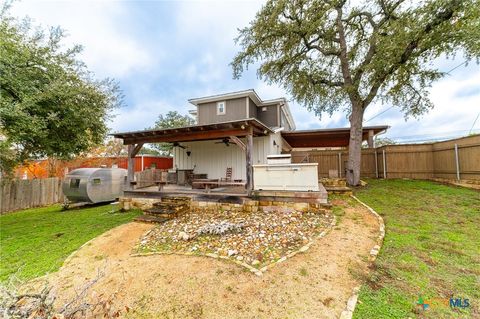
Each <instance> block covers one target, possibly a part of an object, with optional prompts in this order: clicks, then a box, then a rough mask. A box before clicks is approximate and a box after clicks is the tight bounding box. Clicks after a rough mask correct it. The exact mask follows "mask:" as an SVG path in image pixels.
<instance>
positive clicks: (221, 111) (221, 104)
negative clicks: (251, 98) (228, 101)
mask: <svg viewBox="0 0 480 319" xmlns="http://www.w3.org/2000/svg"><path fill="white" fill-rule="evenodd" d="M226 111H227V110H226V108H225V101H222V102H217V115H225V113H226Z"/></svg>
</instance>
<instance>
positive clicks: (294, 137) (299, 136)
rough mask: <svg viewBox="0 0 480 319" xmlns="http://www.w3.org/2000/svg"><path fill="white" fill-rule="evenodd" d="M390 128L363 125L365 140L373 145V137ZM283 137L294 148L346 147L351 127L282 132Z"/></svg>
mask: <svg viewBox="0 0 480 319" xmlns="http://www.w3.org/2000/svg"><path fill="white" fill-rule="evenodd" d="M388 128H389V126H387V125H381V126H365V127H363V140H364V141H369V146H370V147H373V146H372V145H371V144H372V143H373V137H374V136H375V135H377V134H378V133H381V132H384V131H386V130H387V129H388ZM282 137H283V138H284V139H285V141H286V142H287V143H288V144H290V146H291V147H293V148H301V147H346V146H348V143H349V141H350V128H333V129H319V130H305V131H289V132H288V131H287V132H282Z"/></svg>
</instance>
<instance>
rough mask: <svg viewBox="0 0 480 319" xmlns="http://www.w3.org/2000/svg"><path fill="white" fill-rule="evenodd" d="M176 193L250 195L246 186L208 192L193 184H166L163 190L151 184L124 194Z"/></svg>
mask: <svg viewBox="0 0 480 319" xmlns="http://www.w3.org/2000/svg"><path fill="white" fill-rule="evenodd" d="M174 195H190V196H192V197H197V196H200V197H203V196H205V197H232V196H234V197H248V193H247V191H246V190H245V187H242V186H228V187H218V188H213V189H210V191H209V192H207V191H206V190H205V189H192V187H191V186H180V185H172V184H169V185H165V186H164V187H163V189H162V190H161V191H159V190H158V187H157V186H150V187H145V188H138V189H135V190H127V191H125V192H124V196H126V197H136V198H139V197H141V198H161V197H164V196H174Z"/></svg>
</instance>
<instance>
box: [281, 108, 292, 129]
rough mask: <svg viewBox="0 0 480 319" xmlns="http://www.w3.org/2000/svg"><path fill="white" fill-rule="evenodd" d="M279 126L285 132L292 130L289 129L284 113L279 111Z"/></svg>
mask: <svg viewBox="0 0 480 319" xmlns="http://www.w3.org/2000/svg"><path fill="white" fill-rule="evenodd" d="M280 126H282V127H283V128H285V130H286V131H290V130H291V129H292V128H291V127H290V124H289V123H288V121H287V117H286V116H285V113H284V112H283V111H282V110H280Z"/></svg>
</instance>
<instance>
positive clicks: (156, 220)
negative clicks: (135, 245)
mask: <svg viewBox="0 0 480 319" xmlns="http://www.w3.org/2000/svg"><path fill="white" fill-rule="evenodd" d="M168 220H170V218H164V217H157V216H151V215H141V216H138V217H136V218H135V219H134V221H136V222H141V223H156V224H159V223H164V222H166V221H168Z"/></svg>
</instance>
